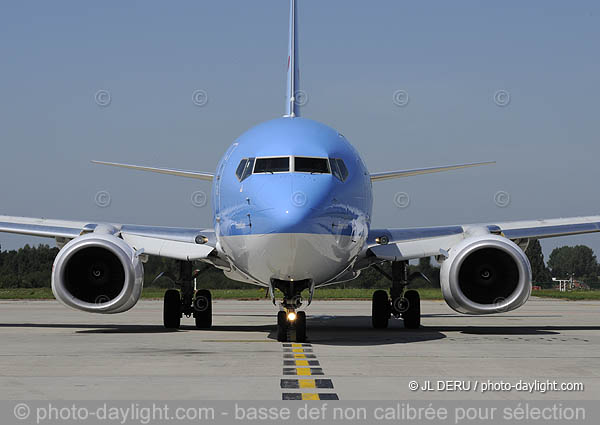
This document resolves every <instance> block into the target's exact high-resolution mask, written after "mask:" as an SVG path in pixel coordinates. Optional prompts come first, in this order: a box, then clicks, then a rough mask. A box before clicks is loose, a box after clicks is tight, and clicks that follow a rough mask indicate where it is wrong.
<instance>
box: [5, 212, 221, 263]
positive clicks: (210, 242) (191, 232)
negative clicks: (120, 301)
mask: <svg viewBox="0 0 600 425" xmlns="http://www.w3.org/2000/svg"><path fill="white" fill-rule="evenodd" d="M99 227H103V228H108V229H111V230H112V233H114V235H115V236H117V237H121V238H122V239H123V240H125V242H127V243H128V244H129V245H131V246H132V247H133V248H134V249H136V250H137V251H141V252H143V253H144V254H148V255H156V256H161V257H169V258H174V259H178V260H187V261H191V260H199V259H202V258H207V257H208V255H209V254H210V253H211V252H212V251H213V250H214V247H215V244H216V241H215V233H214V231H213V230H212V229H199V228H183V227H161V226H142V225H132V224H113V223H91V222H84V221H68V220H49V219H44V218H28V217H11V216H0V232H5V233H16V234H21V235H30V236H41V237H47V238H55V239H56V240H57V242H59V243H62V244H64V243H65V242H67V241H68V240H70V239H74V238H76V237H77V236H81V235H84V234H86V233H92V232H94V231H96V230H97V229H98V228H99Z"/></svg>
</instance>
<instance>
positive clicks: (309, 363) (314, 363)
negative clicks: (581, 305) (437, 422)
mask: <svg viewBox="0 0 600 425" xmlns="http://www.w3.org/2000/svg"><path fill="white" fill-rule="evenodd" d="M283 365H284V366H304V367H307V366H321V365H320V364H319V361H318V360H304V359H296V360H284V361H283Z"/></svg>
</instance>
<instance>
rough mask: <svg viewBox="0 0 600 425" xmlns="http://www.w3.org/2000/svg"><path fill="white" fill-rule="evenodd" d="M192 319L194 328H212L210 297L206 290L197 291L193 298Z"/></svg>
mask: <svg viewBox="0 0 600 425" xmlns="http://www.w3.org/2000/svg"><path fill="white" fill-rule="evenodd" d="M194 319H195V321H196V328H198V329H208V328H210V327H211V326H212V295H211V293H210V291H209V290H208V289H199V290H198V291H196V294H195V296H194Z"/></svg>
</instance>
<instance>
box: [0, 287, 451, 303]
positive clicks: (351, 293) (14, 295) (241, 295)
mask: <svg viewBox="0 0 600 425" xmlns="http://www.w3.org/2000/svg"><path fill="white" fill-rule="evenodd" d="M374 291H375V289H359V288H348V289H342V288H323V289H319V290H317V291H315V295H314V299H315V300H370V299H371V296H372V295H373V292H374ZM418 291H419V292H420V294H421V298H422V299H424V300H440V299H442V293H441V292H440V290H439V289H419V290H418ZM164 293H165V289H163V288H144V292H143V293H142V299H162V297H163V295H164ZM211 293H212V296H213V298H214V299H238V300H260V299H264V298H265V290H264V289H262V288H256V289H255V288H249V289H213V290H211ZM303 295H304V297H305V298H306V297H308V293H304V294H303ZM44 299H54V296H53V295H52V290H51V289H50V288H15V289H0V300H44Z"/></svg>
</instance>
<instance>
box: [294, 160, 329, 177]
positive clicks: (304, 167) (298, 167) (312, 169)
mask: <svg viewBox="0 0 600 425" xmlns="http://www.w3.org/2000/svg"><path fill="white" fill-rule="evenodd" d="M294 171H295V172H297V173H298V172H300V173H311V174H313V173H314V174H329V173H330V171H329V164H328V161H327V158H311V157H304V156H296V157H294Z"/></svg>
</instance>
